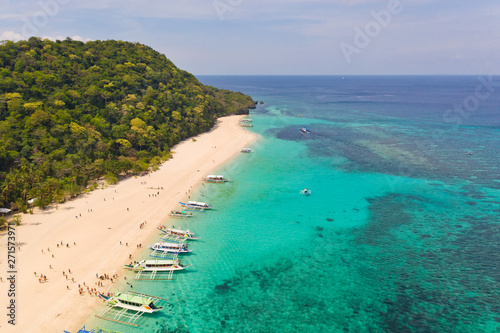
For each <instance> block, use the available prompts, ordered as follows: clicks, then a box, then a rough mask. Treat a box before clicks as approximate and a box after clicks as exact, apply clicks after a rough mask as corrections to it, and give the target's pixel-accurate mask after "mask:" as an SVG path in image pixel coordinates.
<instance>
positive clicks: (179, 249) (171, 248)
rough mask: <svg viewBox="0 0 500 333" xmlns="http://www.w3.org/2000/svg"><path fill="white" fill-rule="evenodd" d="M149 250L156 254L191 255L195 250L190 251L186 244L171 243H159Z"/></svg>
mask: <svg viewBox="0 0 500 333" xmlns="http://www.w3.org/2000/svg"><path fill="white" fill-rule="evenodd" d="M149 248H150V249H151V250H153V251H155V252H169V253H189V252H191V251H193V250H190V249H188V246H187V245H186V244H184V243H170V242H159V243H155V244H153V245H151V246H149Z"/></svg>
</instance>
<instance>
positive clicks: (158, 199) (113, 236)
mask: <svg viewBox="0 0 500 333" xmlns="http://www.w3.org/2000/svg"><path fill="white" fill-rule="evenodd" d="M241 118H242V116H230V117H225V118H221V119H220V120H219V122H218V124H217V126H216V128H215V129H213V130H212V131H211V132H209V133H205V134H202V135H199V136H198V137H196V141H195V142H194V141H192V140H191V139H189V140H186V141H184V142H182V143H180V144H179V145H177V146H175V147H174V149H173V150H172V151H173V152H174V155H173V156H174V158H173V159H171V160H169V161H167V162H166V163H164V164H163V165H162V166H161V167H160V170H159V171H156V172H153V173H151V174H150V175H146V176H143V177H137V178H131V179H127V180H124V181H122V182H120V183H118V184H116V185H112V186H109V187H107V188H105V189H98V190H95V191H93V192H90V193H88V194H85V195H83V196H81V197H79V198H78V199H76V200H73V201H69V202H67V203H65V204H62V205H58V207H53V208H50V209H47V210H44V211H41V210H38V209H37V210H35V211H34V214H32V215H30V214H24V215H23V217H22V225H20V226H17V227H15V238H16V239H15V241H16V242H19V243H20V245H19V247H18V246H16V254H15V256H16V267H15V268H16V270H17V274H16V277H17V281H16V288H15V289H16V290H15V292H16V296H15V298H14V299H15V302H16V303H15V305H16V320H15V323H16V325H15V326H12V325H10V324H8V323H7V320H9V318H8V317H7V313H8V311H9V310H8V309H7V306H8V305H9V304H10V303H9V302H10V300H11V299H12V298H11V297H9V296H8V289H9V285H10V283H8V282H7V281H6V280H7V276H8V275H7V271H8V270H9V269H8V267H7V236H6V234H5V233H3V234H2V236H1V237H0V252H1V258H0V263H1V267H0V277H2V282H0V300H1V302H0V308H1V309H3V310H1V312H0V315H1V317H0V318H2V319H1V320H0V331H1V332H4V333H7V332H29V331H31V329H35V328H36V331H37V332H63V330H64V329H66V330H70V331H71V332H76V330H77V329H78V328H79V326H80V325H81V324H82V323H83V322H84V321H85V320H86V319H87V318H88V317H89V316H90V315H92V314H93V313H94V311H95V309H96V307H100V306H102V300H100V299H99V298H98V297H96V296H90V295H89V294H87V293H85V294H84V295H80V294H79V292H78V284H81V285H82V286H83V283H84V282H85V283H86V285H87V286H90V287H91V288H95V287H97V285H96V282H97V281H100V280H98V279H97V278H96V273H98V274H99V275H101V274H104V273H105V274H108V275H110V276H113V275H114V274H118V275H119V279H123V273H124V270H123V265H124V264H125V263H129V262H130V260H129V254H131V255H132V256H134V255H136V254H137V253H138V251H142V250H141V249H138V248H137V245H138V244H142V247H143V248H145V247H146V246H147V245H148V240H150V239H151V237H152V236H153V235H155V234H157V230H156V227H157V226H158V225H159V224H160V223H161V222H164V221H165V219H166V217H167V215H168V213H169V212H170V210H172V209H177V208H179V204H178V201H182V200H186V199H188V198H187V196H188V194H186V193H187V192H188V191H189V190H190V189H192V188H195V187H196V186H197V185H198V184H199V182H200V181H201V180H202V178H203V177H205V176H206V175H207V174H209V173H210V172H212V171H213V170H214V169H215V168H217V167H218V166H220V165H221V164H222V163H224V162H226V161H228V160H229V159H230V158H231V157H234V156H235V155H236V154H239V151H240V149H241V148H242V147H244V146H247V145H248V144H250V143H251V142H252V141H253V140H254V139H255V134H253V133H251V132H248V131H245V130H244V129H242V128H240V127H239V126H238V121H239V119H241ZM150 187H154V188H157V187H163V189H159V190H158V189H150ZM158 192H159V193H160V194H159V195H156V196H153V194H157V193H158ZM150 195H151V196H150ZM192 199H193V200H197V199H198V198H192ZM90 210H92V211H90ZM144 221H147V223H146V224H145V226H144V227H143V228H142V229H141V228H140V224H141V223H142V222H144ZM61 241H62V244H63V245H61ZM120 242H121V244H120ZM75 243H76V245H75ZM127 243H128V247H127V246H126V245H125V244H127ZM57 244H59V247H57ZM67 245H68V246H69V247H67ZM19 248H20V249H19ZM49 249H50V250H49ZM42 250H43V252H42ZM51 267H52V268H51ZM69 269H70V270H71V273H68V270H69ZM35 272H36V274H35ZM63 272H65V274H66V275H67V276H68V279H67V278H66V277H65V276H64V275H63ZM40 274H43V275H46V276H47V282H42V283H40V282H39V280H38V279H39V277H40ZM72 279H74V281H75V282H72V281H71V280H72ZM103 283H104V286H103V287H99V288H98V290H99V291H105V290H107V289H108V288H109V287H110V286H111V285H112V282H111V281H110V280H104V281H103ZM114 283H116V282H114ZM68 288H69V290H68ZM85 290H86V287H85Z"/></svg>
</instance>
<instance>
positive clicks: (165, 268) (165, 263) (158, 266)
mask: <svg viewBox="0 0 500 333" xmlns="http://www.w3.org/2000/svg"><path fill="white" fill-rule="evenodd" d="M189 266H191V265H182V264H181V260H180V259H152V260H146V259H144V260H141V261H139V262H138V263H136V264H132V263H130V265H125V267H126V268H128V269H130V270H132V271H134V272H170V271H180V270H183V269H184V268H186V267H189Z"/></svg>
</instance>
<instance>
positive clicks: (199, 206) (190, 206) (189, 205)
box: [179, 201, 213, 210]
mask: <svg viewBox="0 0 500 333" xmlns="http://www.w3.org/2000/svg"><path fill="white" fill-rule="evenodd" d="M179 203H180V204H181V205H182V206H183V207H186V208H188V209H193V210H196V209H199V210H205V209H212V208H213V206H212V205H209V204H207V203H205V202H198V201H188V202H180V201H179Z"/></svg>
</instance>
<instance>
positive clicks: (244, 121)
mask: <svg viewBox="0 0 500 333" xmlns="http://www.w3.org/2000/svg"><path fill="white" fill-rule="evenodd" d="M252 121H253V119H250V118H245V119H241V120H240V122H242V123H250V122H252Z"/></svg>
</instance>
